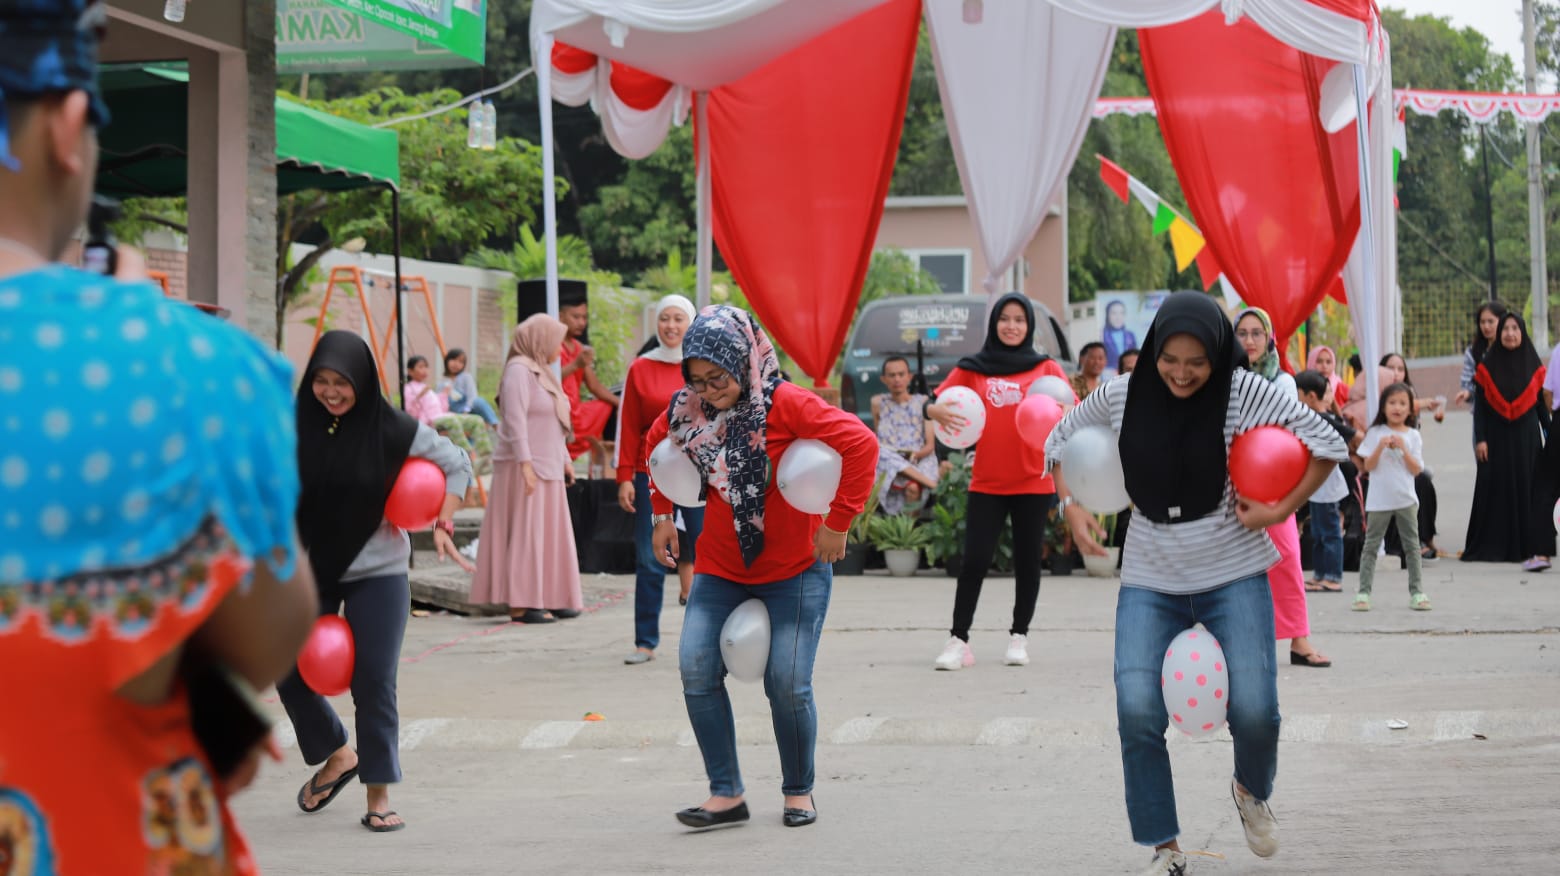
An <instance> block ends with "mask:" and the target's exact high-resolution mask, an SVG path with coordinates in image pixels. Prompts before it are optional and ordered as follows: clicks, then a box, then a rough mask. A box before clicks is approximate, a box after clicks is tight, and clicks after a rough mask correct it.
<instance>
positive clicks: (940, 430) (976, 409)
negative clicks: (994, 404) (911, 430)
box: [932, 386, 986, 450]
mask: <svg viewBox="0 0 1560 876" xmlns="http://www.w3.org/2000/svg"><path fill="white" fill-rule="evenodd" d="M937 403H938V404H940V405H942V406H943V407H945V408H947V409H948V410H950V411H952V412H953V413H955V414H957V415H959V416H961V417H963V418H964V419H965V420H966V421H967V425H965V426H964V428H962V429H949V428H944V427H943V425H942V424H941V423H938V424H937V425H936V426H935V427H933V430H932V431H933V432H935V433H936V434H937V440H938V441H941V442H942V443H943V444H945V445H947V446H949V447H952V448H954V449H955V450H962V449H964V448H966V447H969V446H970V445H972V444H974V443H975V442H976V441H979V440H980V433H981V432H983V431H985V429H986V405H985V403H983V402H982V401H981V400H980V396H978V395H976V394H975V390H973V389H970V388H969V387H968V386H954V387H949V388H948V389H945V390H943V391H942V392H940V393H938V394H937Z"/></svg>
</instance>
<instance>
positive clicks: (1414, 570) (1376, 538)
mask: <svg viewBox="0 0 1560 876" xmlns="http://www.w3.org/2000/svg"><path fill="white" fill-rule="evenodd" d="M1394 517H1395V518H1397V527H1398V540H1399V541H1401V542H1403V559H1404V560H1406V561H1408V593H1409V595H1410V596H1412V595H1413V594H1415V593H1418V592H1419V573H1420V568H1419V564H1420V557H1419V506H1418V505H1410V506H1408V507H1407V508H1394V509H1393V510H1391V511H1367V512H1365V545H1364V547H1363V548H1361V550H1360V592H1361V593H1363V594H1365V595H1366V596H1369V595H1370V584H1371V579H1372V578H1374V577H1375V576H1376V551H1377V550H1379V549H1380V548H1381V541H1382V539H1384V538H1386V537H1387V527H1388V526H1389V525H1390V524H1391V523H1392V519H1393V518H1394Z"/></svg>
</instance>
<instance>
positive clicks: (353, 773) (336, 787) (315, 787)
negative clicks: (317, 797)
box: [298, 767, 358, 814]
mask: <svg viewBox="0 0 1560 876" xmlns="http://www.w3.org/2000/svg"><path fill="white" fill-rule="evenodd" d="M324 771H325V770H324V769H321V770H320V772H319V773H315V774H314V776H313V778H311V779H309V780H308V781H307V782H304V783H303V787H301V788H299V789H298V808H299V809H302V810H303V811H304V812H308V813H310V814H313V813H315V812H318V811H320V810H321V809H324V808H325V807H326V806H329V805H330V801H332V800H334V799H336V795H337V794H340V793H341V790H342V789H343V788H345V787H346V786H347V783H348V782H350V781H352V780H353V779H355V778H357V772H358V768H357V767H353V768H352V769H349V770H347V771H346V772H344V773H342V774H341V775H340V776H338V777H337V778H336V780H335V781H334V782H331V783H330V784H329V785H320V784H319V783H318V782H317V781H316V780H317V779H319V777H320V773H322V772H324ZM326 788H329V789H330V793H329V794H327V795H325V799H324V800H321V801H320V802H319V803H317V804H315V806H314V808H313V809H310V808H309V807H308V806H306V805H304V802H303V798H305V797H307V796H309V795H311V794H318V793H320V792H321V791H323V790H325V789H326Z"/></svg>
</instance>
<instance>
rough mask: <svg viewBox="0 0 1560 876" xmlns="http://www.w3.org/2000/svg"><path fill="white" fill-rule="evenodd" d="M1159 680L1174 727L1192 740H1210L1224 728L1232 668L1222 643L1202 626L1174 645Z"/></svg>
mask: <svg viewBox="0 0 1560 876" xmlns="http://www.w3.org/2000/svg"><path fill="white" fill-rule="evenodd" d="M1159 679H1160V682H1161V684H1160V691H1161V692H1162V693H1163V694H1164V697H1165V711H1166V712H1168V713H1169V715H1170V726H1172V727H1175V728H1176V729H1178V730H1180V731H1181V732H1182V733H1185V734H1186V735H1188V736H1207V735H1209V734H1210V733H1217V732H1219V728H1220V727H1223V726H1224V722H1225V720H1226V718H1227V716H1228V713H1229V705H1230V667H1229V665H1228V664H1226V663H1225V662H1224V650H1223V649H1222V648H1220V647H1219V641H1218V640H1217V639H1215V638H1214V637H1213V633H1210V632H1208V630H1207V629H1206V628H1205V627H1204V626H1203V625H1202V624H1198V625H1196V626H1194V627H1192V628H1191V629H1188V630H1182V631H1181V634H1180V635H1179V636H1176V637H1175V640H1174V641H1172V642H1171V643H1170V647H1169V649H1168V650H1166V651H1165V662H1164V665H1163V667H1162V668H1161V669H1160V677H1159Z"/></svg>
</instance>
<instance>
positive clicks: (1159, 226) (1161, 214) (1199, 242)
mask: <svg viewBox="0 0 1560 876" xmlns="http://www.w3.org/2000/svg"><path fill="white" fill-rule="evenodd" d="M1094 157H1095V158H1098V159H1099V160H1100V179H1101V180H1104V182H1105V185H1107V186H1109V187H1110V190H1111V191H1113V192H1115V193H1116V196H1117V197H1119V198H1121V200H1122V201H1125V202H1129V203H1130V202H1131V201H1132V200H1133V199H1136V200H1137V202H1138V203H1139V204H1140V205H1142V207H1143V209H1145V210H1147V211H1148V215H1149V216H1151V217H1153V220H1154V233H1155V234H1163V233H1165V232H1166V231H1168V232H1170V248H1171V249H1172V250H1174V251H1175V262H1176V265H1175V268H1176V270H1177V271H1184V270H1186V267H1187V265H1190V264H1191V263H1192V262H1194V261H1195V262H1197V273H1198V275H1200V276H1201V277H1202V282H1203V289H1204V290H1205V291H1206V290H1208V289H1211V288H1213V284H1214V283H1216V282H1218V280H1219V278H1220V276H1221V275H1222V274H1223V271H1222V270H1221V269H1220V268H1219V263H1218V261H1217V260H1215V259H1214V257H1213V252H1212V251H1211V250H1209V249H1208V244H1207V241H1205V240H1204V239H1203V236H1202V233H1201V232H1199V231H1198V230H1197V226H1195V225H1193V224H1192V223H1191V222H1189V221H1187V219H1186V217H1184V216H1182V215H1181V214H1180V213H1178V212H1176V209H1175V208H1174V207H1172V206H1170V205H1169V204H1166V203H1165V202H1164V201H1163V200H1161V199H1160V197H1159V194H1158V193H1157V192H1155V191H1154V190H1153V189H1151V188H1149V187H1148V186H1146V185H1144V184H1143V181H1142V180H1140V179H1138V178H1137V177H1135V176H1133V175H1131V174H1129V173H1127V172H1126V171H1125V170H1123V169H1122V168H1121V166H1120V165H1119V164H1116V163H1115V162H1114V161H1111V160H1110V159H1108V158H1106V157H1105V156H1103V155H1095V156H1094Z"/></svg>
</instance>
